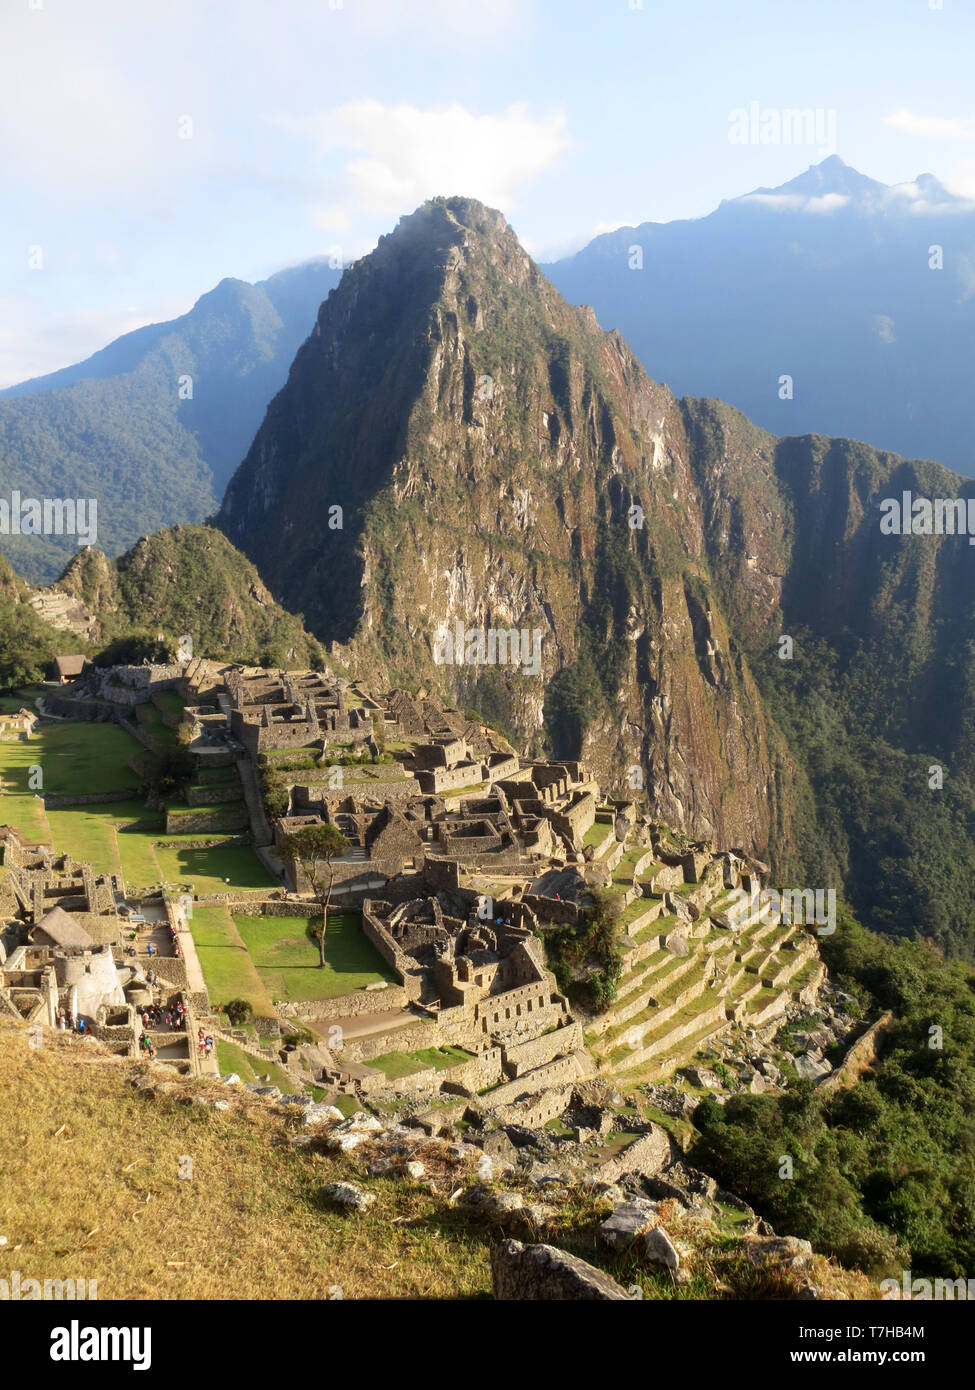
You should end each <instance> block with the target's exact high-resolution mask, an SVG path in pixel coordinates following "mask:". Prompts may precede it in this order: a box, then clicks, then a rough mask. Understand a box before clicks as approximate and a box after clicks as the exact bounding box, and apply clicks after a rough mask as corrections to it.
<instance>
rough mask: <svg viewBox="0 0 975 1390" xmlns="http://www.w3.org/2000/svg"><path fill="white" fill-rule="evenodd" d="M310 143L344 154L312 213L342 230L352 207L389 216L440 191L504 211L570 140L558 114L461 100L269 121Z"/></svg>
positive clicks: (366, 105)
mask: <svg viewBox="0 0 975 1390" xmlns="http://www.w3.org/2000/svg"><path fill="white" fill-rule="evenodd" d="M272 123H273V124H274V125H276V126H277V127H278V128H280V129H283V130H287V131H290V132H291V133H292V134H294V135H298V136H303V137H305V138H307V139H309V140H310V141H311V142H312V144H313V145H314V146H315V149H316V152H317V154H318V156H319V157H320V158H323V159H324V158H325V157H326V156H328V155H329V154H331V153H332V152H334V151H336V150H338V151H345V152H347V153H348V155H349V156H350V157H349V158H348V159H347V161H346V163H345V165H344V176H343V178H342V180H341V181H340V182H339V186H338V187H333V189H332V194H333V196H330V197H329V198H328V201H327V202H326V203H323V204H321V205H320V206H319V208H318V209H317V210H316V213H315V217H316V221H317V224H318V225H319V226H320V227H322V228H323V229H326V230H334V231H336V232H338V233H340V234H341V233H342V232H343V231H344V230H345V229H346V228H347V227H348V225H349V223H350V220H351V217H352V213H353V210H354V211H355V213H357V214H361V213H363V212H364V213H366V214H368V215H370V216H374V217H383V218H388V217H390V216H395V215H397V214H400V213H403V212H405V211H408V210H412V209H413V208H414V207H415V206H417V204H419V203H422V202H424V201H425V200H426V199H427V198H431V197H435V196H437V195H438V194H453V193H460V194H466V195H468V196H470V197H475V198H479V199H480V200H481V201H482V202H484V203H487V204H489V205H490V206H491V207H496V208H500V209H501V211H502V212H505V213H509V212H510V211H511V209H512V208H513V207H514V205H515V200H516V192H517V190H518V188H519V187H521V186H522V185H524V184H526V183H530V182H532V181H533V180H535V179H537V178H538V177H539V176H540V175H541V174H543V173H545V172H546V171H547V170H549V169H551V168H552V167H553V166H554V165H555V163H556V161H557V160H558V158H559V156H560V155H561V154H562V153H563V152H564V151H565V150H566V149H567V148H568V147H569V144H570V141H569V136H568V131H567V123H566V117H565V114H564V112H562V111H554V112H551V113H550V114H548V115H546V116H541V117H533V116H531V115H530V114H529V111H528V107H527V106H526V105H525V104H519V105H515V106H510V107H508V109H507V110H506V111H503V112H499V113H493V114H487V115H476V114H475V113H474V112H472V111H468V110H467V109H466V108H465V107H464V106H461V105H460V104H459V103H457V102H453V103H451V104H450V105H449V106H445V107H442V108H440V109H438V110H426V111H425V110H421V109H420V108H419V107H416V106H410V105H399V106H386V105H384V104H383V103H382V102H380V101H373V100H366V101H355V102H348V103H346V104H345V105H344V106H340V107H337V108H335V109H334V110H332V111H326V112H316V113H313V114H311V115H303V116H290V115H286V114H282V115H278V116H275V117H273V118H272Z"/></svg>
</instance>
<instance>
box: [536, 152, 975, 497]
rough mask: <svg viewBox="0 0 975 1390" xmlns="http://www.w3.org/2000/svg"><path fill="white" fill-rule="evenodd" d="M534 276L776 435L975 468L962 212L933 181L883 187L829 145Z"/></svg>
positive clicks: (971, 330) (974, 326) (968, 251)
mask: <svg viewBox="0 0 975 1390" xmlns="http://www.w3.org/2000/svg"><path fill="white" fill-rule="evenodd" d="M936 248H940V264H941V266H942V268H941V269H937V268H932V263H935V264H937V263H938V252H937V251H936ZM543 269H544V271H545V274H546V275H547V276H548V278H549V279H550V280H551V281H552V283H553V284H554V285H555V286H556V288H557V289H559V290H560V291H561V292H562V294H564V295H565V297H566V298H567V299H568V300H569V301H570V302H571V303H573V304H578V303H583V304H591V305H592V306H593V307H594V308H595V310H596V313H597V315H598V317H599V321H600V323H603V324H605V325H606V326H607V327H611V328H618V329H619V330H620V332H621V333H622V334H623V336H624V337H625V338H626V341H627V342H628V343H629V344H630V346H631V348H632V349H633V351H634V352H635V353H636V355H637V356H638V357H639V359H640V361H641V362H642V363H643V365H644V366H645V367H646V369H647V371H648V372H649V373H650V375H651V376H653V377H655V378H656V379H658V380H660V381H666V382H667V383H668V384H669V385H670V386H671V387H672V388H673V390H674V391H675V392H676V393H677V394H678V395H680V394H684V393H689V394H692V395H695V396H714V397H719V398H720V399H722V400H726V401H730V402H731V403H732V404H734V405H736V406H738V407H739V408H740V409H742V410H744V411H745V413H746V414H747V415H748V416H749V417H750V418H751V419H753V420H756V421H758V423H760V424H761V425H763V426H765V427H766V428H767V429H770V430H773V431H775V432H776V433H778V434H800V433H804V432H806V431H817V432H820V433H828V434H841V435H848V436H852V437H853V438H856V439H865V440H869V441H870V442H871V443H873V444H875V445H881V446H883V447H884V448H887V449H892V450H896V451H897V452H899V453H901V454H906V455H913V456H920V457H925V458H933V459H936V460H938V461H939V462H940V463H943V464H945V465H947V466H949V467H951V468H955V469H957V470H958V471H959V472H961V473H964V474H966V475H968V476H971V475H972V474H973V473H975V442H973V441H975V407H973V404H972V392H971V391H970V390H969V389H968V374H969V372H968V364H969V363H970V362H971V359H972V348H973V344H975V298H973V295H972V288H973V285H975V205H973V204H972V203H971V202H967V201H965V200H964V199H962V198H958V197H955V196H953V195H952V194H951V193H949V192H948V191H947V190H946V189H945V188H944V187H943V186H942V185H941V184H939V183H938V181H937V180H936V179H934V178H932V177H931V176H930V175H921V176H920V177H919V178H917V179H916V180H914V181H913V182H911V183H908V184H902V185H895V186H888V185H886V184H883V183H879V182H877V181H876V180H874V179H869V178H866V177H865V176H864V175H862V174H860V173H858V172H857V170H855V169H851V168H850V167H849V165H846V164H844V162H843V161H842V160H841V159H840V158H839V157H838V156H836V155H832V156H830V157H829V158H828V159H826V160H824V161H823V162H822V163H820V164H818V165H815V166H813V167H812V168H810V169H809V170H807V171H806V172H805V173H804V174H801V175H799V177H798V178H795V179H792V180H790V181H789V182H788V183H785V184H782V185H781V186H779V187H777V188H759V189H756V190H754V192H752V193H749V194H746V195H745V196H743V197H739V198H733V199H730V200H728V201H727V202H723V203H722V204H721V205H720V207H718V208H717V209H716V210H715V211H714V212H713V213H711V214H710V215H709V216H707V217H701V218H697V219H692V220H682V221H675V222H667V223H657V222H644V223H641V224H640V225H639V226H637V227H624V228H620V229H619V230H617V231H614V232H610V233H607V234H606V235H603V236H599V237H597V238H596V239H595V240H594V241H592V242H590V244H589V245H588V246H586V247H585V248H584V249H583V250H581V251H580V252H578V253H577V254H576V255H575V256H572V257H568V258H566V259H564V260H560V261H558V262H556V263H554V264H552V265H547V266H543ZM783 375H789V376H791V377H792V379H793V396H792V398H791V399H781V398H780V395H779V391H780V386H779V378H780V377H781V376H783Z"/></svg>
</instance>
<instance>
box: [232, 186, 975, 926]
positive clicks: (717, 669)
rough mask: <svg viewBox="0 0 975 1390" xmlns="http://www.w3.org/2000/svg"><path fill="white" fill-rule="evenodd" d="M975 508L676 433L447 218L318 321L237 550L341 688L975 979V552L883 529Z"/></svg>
mask: <svg viewBox="0 0 975 1390" xmlns="http://www.w3.org/2000/svg"><path fill="white" fill-rule="evenodd" d="M960 488H962V480H961V479H959V478H957V477H956V476H954V475H952V474H950V473H948V472H947V471H946V470H944V469H942V468H940V467H939V466H937V465H934V464H918V463H908V462H905V461H904V460H902V459H899V458H897V457H896V456H894V455H890V454H884V453H880V452H878V451H876V450H873V449H870V448H868V447H867V446H865V445H860V444H854V443H851V442H849V441H845V440H830V439H826V438H823V437H820V436H806V437H802V438H788V439H784V440H779V439H776V438H775V437H774V436H773V435H770V434H768V433H766V432H765V431H763V430H761V429H759V428H758V427H756V426H754V425H752V424H751V423H750V422H749V421H748V420H746V419H745V417H744V416H742V415H741V414H740V413H739V412H738V411H736V410H734V409H733V408H732V407H730V406H726V405H723V404H721V403H718V402H713V401H702V400H685V401H683V402H679V401H677V400H676V399H675V398H674V396H673V395H672V394H671V393H670V391H669V390H668V389H667V388H666V387H663V386H659V385H657V384H655V383H654V382H653V381H651V380H650V379H649V378H648V376H647V375H646V373H645V372H644V370H643V369H642V367H641V366H640V364H639V363H638V362H637V360H636V359H635V357H634V356H633V354H632V353H631V352H630V350H629V349H628V347H627V345H626V344H625V342H624V341H623V339H622V338H621V337H620V335H619V334H618V333H616V332H610V333H607V332H603V331H602V329H600V327H599V326H598V324H597V322H596V320H595V317H594V315H593V314H592V312H591V311H590V310H586V309H575V308H572V307H571V306H569V305H568V304H567V303H566V302H565V301H564V300H563V299H562V298H561V296H560V295H559V294H558V293H557V292H556V291H555V290H554V289H553V287H552V286H551V285H550V284H549V283H548V282H547V280H546V279H545V278H544V277H543V276H542V274H541V273H540V271H539V270H538V268H537V267H536V266H535V265H533V263H532V262H531V261H530V259H529V258H528V256H527V255H526V254H525V253H524V251H523V250H522V248H521V247H520V246H519V244H518V242H517V240H516V238H515V237H514V234H513V233H512V232H511V230H510V228H509V227H508V226H507V224H506V223H505V222H504V219H503V218H502V217H501V216H500V215H499V214H497V213H494V212H491V211H489V210H488V209H486V208H484V207H482V206H480V205H479V204H477V203H474V202H471V201H468V200H465V199H459V198H451V199H437V200H434V201H433V202H430V203H427V204H425V205H424V206H423V207H422V208H421V209H420V210H419V211H418V212H416V213H414V214H413V215H412V216H410V217H407V218H404V219H403V220H402V221H401V223H400V224H399V226H398V228H397V229H396V231H395V232H394V233H393V234H392V235H390V236H388V237H385V238H383V240H382V241H381V242H380V244H379V246H378V248H377V249H376V250H375V251H374V252H373V253H372V254H371V255H370V256H368V257H366V258H364V259H363V260H361V261H359V262H357V263H356V264H355V265H354V266H353V267H351V268H350V269H349V270H348V271H347V272H346V275H345V277H344V278H343V280H342V283H341V284H340V286H339V287H338V289H337V290H335V291H334V292H333V293H332V294H331V295H330V297H329V299H328V300H327V301H326V303H325V304H323V306H322V308H321V310H320V312H319V316H318V321H317V323H316V326H315V329H314V331H313V333H312V334H311V336H310V337H309V339H308V340H307V342H306V343H305V344H304V345H303V347H302V348H301V350H300V351H299V353H298V356H297V358H296V360H295V363H294V365H293V368H292V371H291V374H290V376H289V379H288V383H287V385H286V386H285V388H284V389H283V390H282V391H281V393H280V394H279V395H278V396H277V397H276V398H275V400H274V401H273V402H272V403H271V405H270V407H269V409H268V413H267V418H266V420H265V422H264V424H263V426H262V427H261V430H260V431H259V433H258V435H257V437H256V439H255V441H254V444H253V447H252V448H251V450H250V453H249V454H248V456H247V458H246V459H245V461H244V463H243V464H242V465H241V467H240V469H239V470H238V472H237V474H236V475H235V477H234V478H233V480H232V482H231V484H230V486H229V487H228V490H227V495H226V498H225V502H224V506H223V508H222V510H221V512H220V515H219V518H218V524H219V525H220V526H221V527H222V528H223V529H224V530H225V531H226V532H227V534H228V535H229V536H230V538H231V539H232V540H233V541H234V542H235V543H236V544H238V545H239V546H240V547H241V548H242V549H243V550H245V552H246V553H247V554H248V555H249V556H250V557H251V559H252V560H253V561H254V562H255V563H256V564H257V566H258V568H259V569H260V572H261V574H262V575H263V577H264V579H265V580H266V582H267V583H268V585H269V587H270V588H271V590H272V592H273V593H274V594H275V595H276V597H277V598H278V599H279V600H280V601H281V602H283V603H284V604H285V605H286V606H287V607H289V608H291V609H293V610H300V611H302V612H303V613H304V614H305V615H306V618H307V621H308V623H309V625H310V627H311V628H312V630H313V631H315V632H316V634H317V635H318V636H319V637H321V638H322V639H323V640H326V641H329V642H332V643H335V644H337V647H336V652H337V655H338V656H339V657H340V658H341V656H342V655H343V651H344V649H348V650H347V651H345V654H346V655H352V654H354V658H355V660H356V662H357V663H359V664H360V665H361V667H362V668H364V669H365V670H366V671H371V672H373V673H375V675H376V676H377V677H378V678H380V679H382V678H383V677H386V678H388V679H390V680H393V681H402V682H405V683H411V684H413V685H419V684H423V685H427V686H430V687H432V688H434V689H438V690H439V691H440V692H441V693H442V694H443V695H445V696H446V697H448V698H451V699H453V700H455V701H456V702H458V703H460V704H462V705H474V706H476V707H477V708H479V709H480V710H481V711H482V713H483V714H484V715H485V716H486V717H488V718H493V719H495V720H497V721H498V722H500V723H502V724H503V725H505V726H507V727H508V728H510V729H511V730H512V731H513V732H514V733H515V734H516V735H517V736H518V737H519V739H520V740H521V743H522V746H523V747H525V748H532V747H535V748H538V747H542V746H546V747H548V748H551V749H553V750H554V751H555V752H557V753H558V754H559V755H562V756H573V755H582V756H584V757H585V758H587V759H588V760H589V761H590V762H591V763H592V765H593V767H594V769H595V770H596V771H597V773H598V775H599V776H600V778H601V780H604V781H605V782H613V781H614V780H615V783H616V785H617V786H618V787H619V788H620V789H621V790H623V789H626V788H629V787H633V788H636V789H638V788H639V787H640V785H641V784H642V786H643V787H644V788H645V790H646V793H647V796H648V798H649V801H650V803H651V805H652V806H653V807H654V809H655V810H656V811H657V812H658V813H659V814H660V815H661V817H662V818H666V819H668V820H670V821H672V822H675V823H677V824H679V825H681V826H684V827H686V828H688V829H689V830H692V831H693V832H694V833H696V834H711V835H714V836H715V837H716V838H717V839H718V840H719V841H721V842H723V843H732V842H735V843H743V844H745V845H747V846H748V847H749V848H751V849H758V850H761V851H764V850H765V849H766V848H770V850H771V853H772V855H773V858H774V862H775V865H776V868H777V870H778V871H779V872H780V873H781V874H783V875H785V874H796V875H800V874H801V875H803V877H802V878H798V879H797V880H796V881H799V882H807V883H817V884H823V883H826V884H832V885H835V886H837V887H839V888H841V889H843V888H845V889H846V891H847V892H848V893H849V894H850V895H851V896H852V897H853V899H854V902H855V905H856V906H857V907H858V908H859V909H860V910H861V911H862V912H864V914H865V915H866V916H868V918H870V919H871V920H875V921H879V922H880V924H881V925H884V926H885V927H886V928H887V929H888V930H890V931H893V932H914V931H919V930H920V931H926V932H928V934H931V935H934V936H936V937H938V938H939V939H940V940H942V941H944V942H946V943H948V944H951V945H953V946H957V947H960V948H961V949H970V945H971V933H970V928H969V926H968V923H969V922H970V920H971V915H972V910H973V909H975V901H972V890H971V889H970V888H969V887H968V884H969V883H970V882H971V879H972V875H971V872H970V870H971V869H972V868H973V867H975V863H973V852H972V847H971V826H972V824H975V819H973V814H975V801H973V798H972V794H971V785H972V784H971V781H970V779H971V775H972V758H973V754H975V742H973V737H972V730H973V724H972V718H971V699H970V696H969V695H968V693H967V692H968V691H969V690H970V689H971V679H970V678H971V674H972V672H971V663H972V644H971V632H972V617H973V613H972V602H973V584H972V579H971V569H970V565H971V559H970V557H971V551H970V548H969V546H968V545H967V543H966V540H965V538H964V537H938V536H927V535H924V536H922V535H917V536H913V535H912V536H905V537H901V536H884V535H882V534H881V532H880V527H879V520H880V511H879V503H880V501H881V500H882V499H884V498H885V497H888V496H899V495H900V493H901V492H902V491H903V490H904V489H909V490H911V491H912V492H914V493H915V494H916V495H921V496H928V497H953V496H955V495H956V494H957V493H958V491H959V489H960ZM635 509H636V510H635ZM458 622H460V623H462V624H463V625H464V630H465V632H466V633H468V634H469V631H470V629H481V630H483V631H484V632H488V631H489V630H491V629H494V630H498V629H503V630H510V629H515V628H517V629H519V630H521V629H525V630H527V631H529V632H531V631H537V632H538V633H539V634H540V637H541V646H540V654H539V665H538V668H537V671H536V672H532V671H531V670H529V671H528V672H527V673H526V671H525V670H524V669H523V668H518V667H516V666H514V665H511V664H507V665H505V664H500V663H499V664H496V665H489V664H467V663H465V664H458V663H457V662H455V661H454V660H452V659H450V660H448V661H447V662H446V663H445V662H444V661H443V659H442V658H444V657H445V656H447V657H448V658H449V657H451V656H452V655H453V656H456V655H457V653H453V654H451V653H450V652H449V651H447V650H445V646H444V642H443V638H444V632H445V631H446V632H447V633H449V634H451V635H453V634H454V633H455V632H456V625H457V623H458ZM783 636H789V637H791V638H792V641H793V646H794V650H793V653H792V657H791V660H783V659H780V652H781V651H783V650H784V649H783V648H782V646H781V645H780V638H781V637H783ZM469 654H470V655H475V656H476V655H477V653H476V652H471V653H469ZM527 664H528V665H529V666H530V665H531V662H530V661H529V662H528V663H527ZM935 762H940V763H941V764H942V765H943V771H944V772H945V773H947V775H946V776H945V777H944V779H943V785H942V787H941V789H940V790H938V791H935V790H934V789H933V788H931V789H929V780H930V773H929V769H930V768H931V766H932V765H933V764H934V763H935ZM898 826H899V827H900V829H898ZM898 837H899V838H898ZM895 882H896V889H897V891H896V893H892V892H891V887H892V885H893V884H894V883H895Z"/></svg>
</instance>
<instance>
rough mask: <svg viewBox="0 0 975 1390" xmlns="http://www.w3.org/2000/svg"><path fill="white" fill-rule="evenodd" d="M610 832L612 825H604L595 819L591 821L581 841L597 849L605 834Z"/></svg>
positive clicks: (610, 833)
mask: <svg viewBox="0 0 975 1390" xmlns="http://www.w3.org/2000/svg"><path fill="white" fill-rule="evenodd" d="M612 834H613V827H612V825H606V824H603V823H602V822H600V821H598V820H597V821H594V822H593V824H592V825H591V826H590V827H589V829H588V830H587V831H586V833H585V835H583V837H582V843H583V844H584V845H592V847H593V849H598V847H599V846H600V845H601V844H602V842H603V841H604V840H605V838H606V836H607V835H612Z"/></svg>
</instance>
